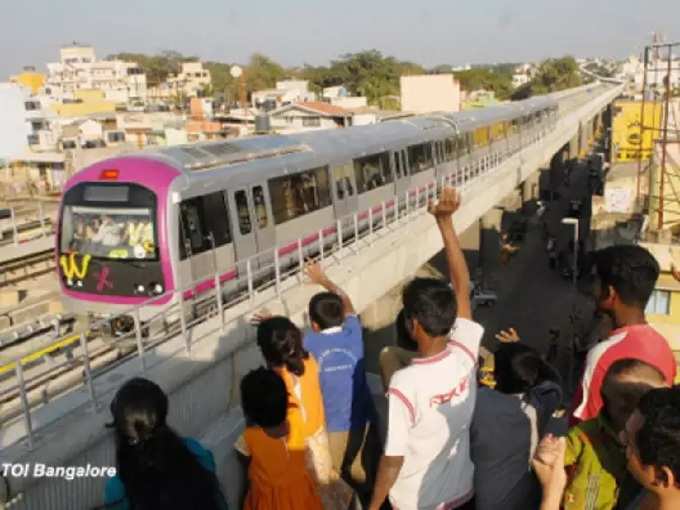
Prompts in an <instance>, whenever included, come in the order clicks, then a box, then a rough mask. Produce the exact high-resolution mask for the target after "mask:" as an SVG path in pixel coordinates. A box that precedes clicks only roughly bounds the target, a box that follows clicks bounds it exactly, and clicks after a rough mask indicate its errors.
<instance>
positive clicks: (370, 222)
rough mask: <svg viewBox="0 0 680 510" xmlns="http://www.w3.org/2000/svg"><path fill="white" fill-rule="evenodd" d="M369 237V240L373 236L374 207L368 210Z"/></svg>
mask: <svg viewBox="0 0 680 510" xmlns="http://www.w3.org/2000/svg"><path fill="white" fill-rule="evenodd" d="M368 236H369V240H370V239H371V236H373V207H369V208H368Z"/></svg>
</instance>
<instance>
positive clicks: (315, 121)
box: [302, 117, 321, 127]
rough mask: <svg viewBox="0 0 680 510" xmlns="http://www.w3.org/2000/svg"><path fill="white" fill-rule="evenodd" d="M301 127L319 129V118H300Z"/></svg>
mask: <svg viewBox="0 0 680 510" xmlns="http://www.w3.org/2000/svg"><path fill="white" fill-rule="evenodd" d="M302 126H303V127H319V126H321V117H302Z"/></svg>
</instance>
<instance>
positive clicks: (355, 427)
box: [304, 264, 380, 499]
mask: <svg viewBox="0 0 680 510" xmlns="http://www.w3.org/2000/svg"><path fill="white" fill-rule="evenodd" d="M306 273H307V275H308V276H309V279H310V280H311V281H312V283H316V284H318V285H320V286H322V287H324V288H325V289H326V290H327V292H320V293H318V294H315V295H314V296H313V297H312V299H311V300H310V302H309V320H310V322H311V326H312V331H310V332H308V333H307V334H306V335H305V338H304V345H305V348H307V349H309V351H310V352H311V353H312V354H313V355H314V356H315V358H316V359H317V360H319V369H320V381H321V390H322V392H323V401H324V410H325V414H326V423H327V428H328V436H329V442H330V451H331V458H332V462H333V469H334V470H335V471H336V472H338V473H341V474H342V475H343V476H344V477H345V479H346V480H347V481H349V482H350V483H352V484H353V485H354V486H355V487H356V488H357V489H358V490H359V491H360V492H361V493H362V494H363V495H364V497H365V498H366V499H367V498H368V496H370V490H371V487H372V485H373V484H372V479H373V476H374V474H375V469H376V467H377V466H376V465H375V464H376V462H377V459H378V456H379V452H378V445H379V442H380V439H379V438H378V437H377V431H376V430H375V427H372V426H371V421H373V420H372V417H373V402H372V400H371V394H370V392H369V389H368V385H367V383H366V373H365V371H364V343H363V335H362V331H361V322H359V317H358V316H357V314H356V312H355V310H354V306H353V305H352V301H351V300H350V298H349V296H348V295H347V294H345V293H344V292H343V291H342V289H340V288H339V287H338V286H337V285H335V284H334V283H333V282H332V281H331V280H330V279H329V278H328V277H327V276H326V274H325V273H324V272H323V270H322V269H321V267H320V266H319V264H309V265H308V266H307V268H306Z"/></svg>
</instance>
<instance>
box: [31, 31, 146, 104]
mask: <svg viewBox="0 0 680 510" xmlns="http://www.w3.org/2000/svg"><path fill="white" fill-rule="evenodd" d="M47 70H48V72H49V74H48V77H47V83H46V84H45V92H46V94H47V95H49V96H50V97H51V98H53V99H54V100H56V101H60V102H63V101H64V100H67V101H68V100H73V99H74V98H75V97H74V93H75V91H76V90H81V89H86V90H92V89H94V90H101V91H103V92H104V96H105V99H106V100H108V101H114V102H117V103H132V102H144V101H146V95H147V90H146V75H145V74H144V72H143V71H142V69H141V68H140V67H139V66H138V65H137V64H135V63H133V62H123V61H121V60H97V58H96V55H95V51H94V48H93V47H92V46H81V45H76V44H74V45H73V46H68V47H65V48H62V49H61V50H60V61H59V62H51V63H49V64H47Z"/></svg>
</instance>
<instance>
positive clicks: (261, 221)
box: [253, 186, 269, 229]
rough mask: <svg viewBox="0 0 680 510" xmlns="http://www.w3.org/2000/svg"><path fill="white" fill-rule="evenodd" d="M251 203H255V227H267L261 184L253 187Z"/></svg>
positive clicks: (265, 207)
mask: <svg viewBox="0 0 680 510" xmlns="http://www.w3.org/2000/svg"><path fill="white" fill-rule="evenodd" d="M253 204H254V205H255V217H256V218H257V228H260V229H262V228H267V223H269V218H268V217H267V204H266V203H265V198H264V190H263V189H262V186H255V187H254V188H253Z"/></svg>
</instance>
